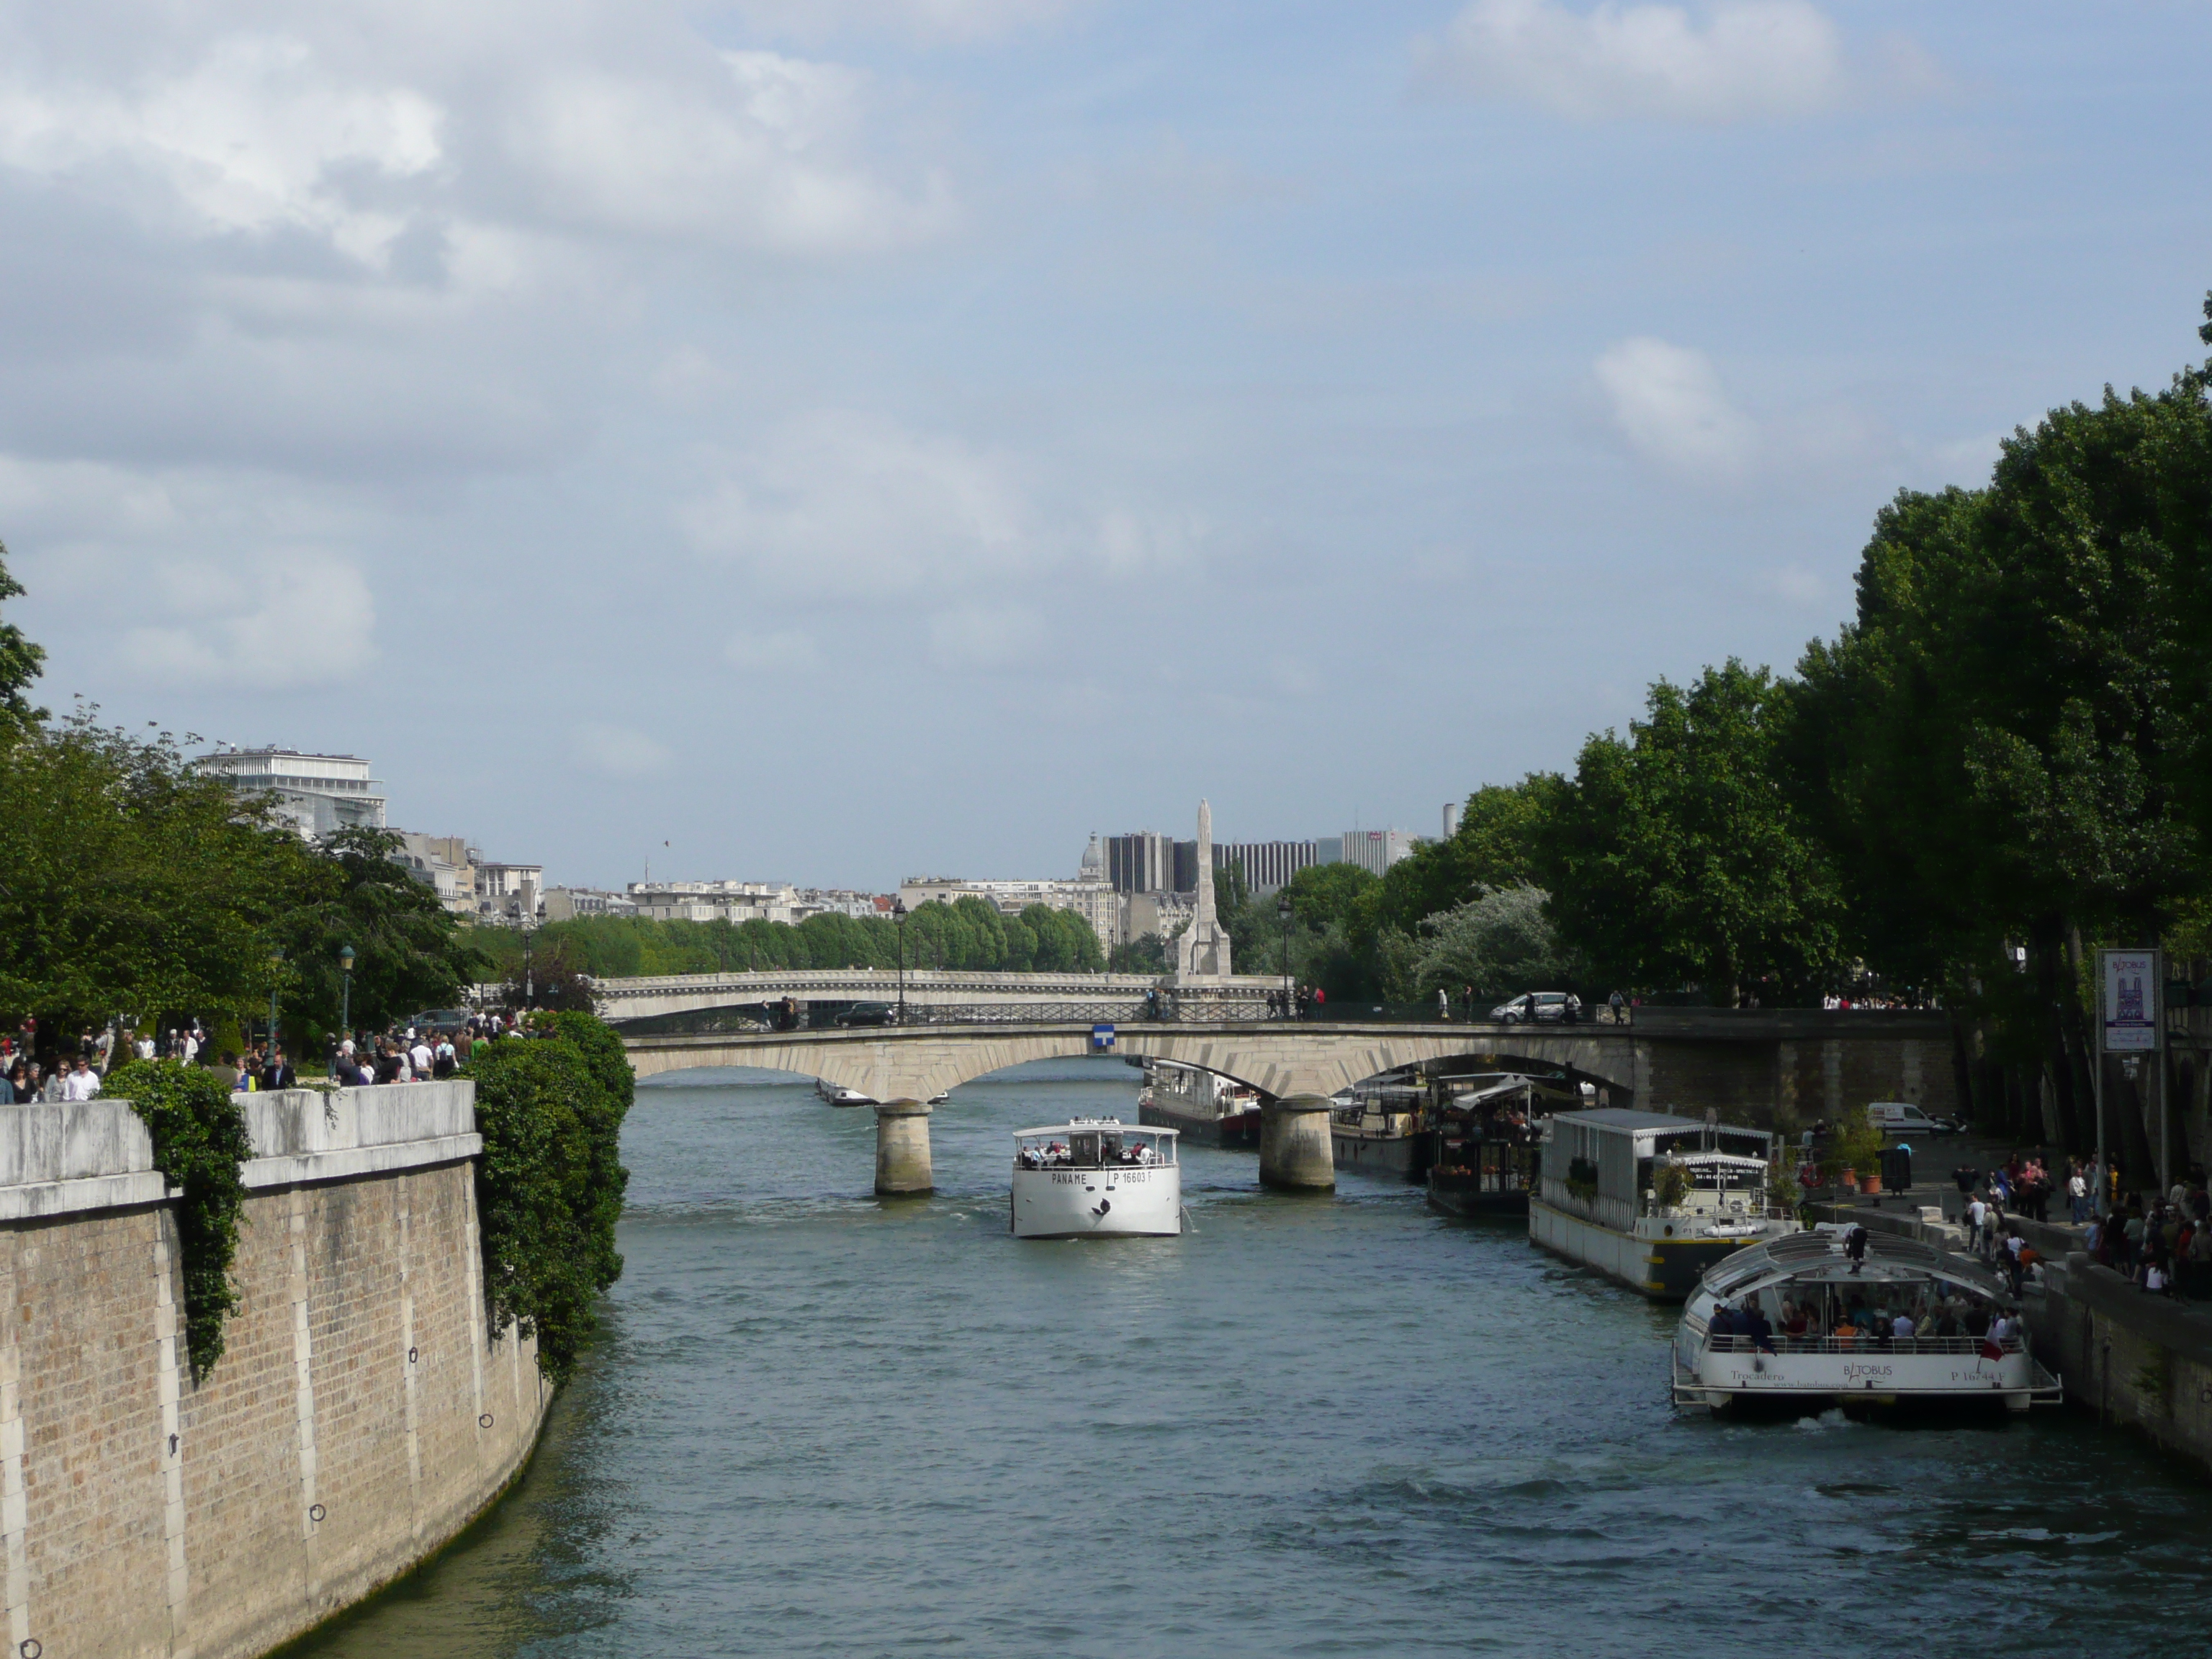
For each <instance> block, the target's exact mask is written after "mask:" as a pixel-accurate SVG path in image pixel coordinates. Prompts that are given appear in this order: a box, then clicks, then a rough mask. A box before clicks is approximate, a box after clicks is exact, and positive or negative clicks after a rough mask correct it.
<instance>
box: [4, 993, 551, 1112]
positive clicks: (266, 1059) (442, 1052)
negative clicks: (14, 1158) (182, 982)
mask: <svg viewBox="0 0 2212 1659" xmlns="http://www.w3.org/2000/svg"><path fill="white" fill-rule="evenodd" d="M516 1030H518V1022H516V1021H514V1020H512V1019H510V1018H507V1016H506V1015H504V1014H501V1013H498V1012H485V1013H483V1014H479V1015H477V1016H476V1017H475V1018H471V1019H470V1020H468V1021H467V1022H466V1023H465V1024H462V1025H460V1026H459V1027H458V1028H449V1029H442V1030H429V1029H428V1028H423V1029H418V1028H417V1027H416V1026H415V1025H413V1024H401V1025H395V1026H393V1027H392V1029H390V1030H386V1031H382V1032H368V1031H362V1032H358V1033H356V1034H355V1035H353V1036H344V1037H340V1036H337V1035H335V1034H333V1035H332V1036H330V1037H329V1038H327V1039H326V1041H325V1068H324V1069H325V1073H327V1075H328V1076H329V1078H330V1079H331V1081H332V1082H334V1083H337V1084H338V1085H341V1086H347V1087H362V1086H366V1085H370V1084H383V1083H422V1082H429V1081H433V1080H435V1079H443V1078H449V1077H451V1076H453V1074H454V1073H456V1072H458V1071H459V1070H460V1069H461V1068H462V1067H463V1066H466V1065H467V1064H468V1062H469V1056H470V1055H471V1053H473V1052H474V1050H475V1048H476V1045H477V1044H478V1043H479V1042H489V1041H492V1040H493V1039H495V1038H497V1037H501V1036H511V1035H513V1034H514V1033H515V1032H516ZM126 1060H175V1061H177V1062H179V1063H180V1064H182V1065H186V1066H193V1065H197V1066H205V1067H207V1068H208V1069H210V1070H211V1071H213V1072H215V1073H216V1074H217V1075H218V1076H219V1077H220V1078H221V1079H222V1083H223V1085H224V1086H225V1087H227V1088H228V1089H230V1090H232V1091H234V1092H235V1093H240V1094H249V1093H255V1092H259V1091H268V1090H275V1089H292V1088H297V1087H298V1086H299V1074H298V1073H297V1071H296V1070H295V1067H294V1064H293V1060H292V1057H291V1056H290V1055H289V1054H288V1053H287V1052H286V1050H285V1047H284V1044H283V1042H282V1041H281V1040H278V1039H264V1038H255V1039H249V1040H248V1041H247V1042H246V1046H245V1047H244V1048H242V1049H240V1050H232V1049H228V1048H226V1049H222V1050H220V1051H218V1050H217V1049H216V1047H215V1044H214V1040H213V1038H212V1036H210V1032H209V1029H208V1027H207V1026H206V1025H205V1024H204V1023H203V1022H202V1021H200V1020H197V1019H194V1020H191V1021H190V1022H188V1023H187V1024H183V1025H177V1026H171V1027H169V1028H168V1029H167V1030H131V1029H130V1028H127V1027H125V1026H123V1025H121V1024H119V1023H118V1024H111V1025H109V1026H107V1027H106V1029H104V1030H94V1029H93V1028H91V1027H89V1026H88V1027H86V1028H85V1029H84V1030H83V1031H82V1034H81V1035H80V1036H77V1037H76V1039H74V1040H72V1041H70V1042H68V1043H66V1044H57V1043H55V1042H53V1041H52V1039H51V1037H49V1038H48V1039H47V1040H46V1042H43V1043H42V1042H41V1041H40V1032H39V1030H38V1026H37V1023H36V1022H35V1021H34V1020H26V1021H24V1022H23V1024H22V1025H21V1027H20V1028H19V1029H18V1030H15V1032H14V1033H12V1034H10V1035H7V1036H0V1106H7V1105H17V1104H24V1105H27V1104H31V1103H38V1102H66V1101H82V1100H94V1099H96V1098H98V1097H99V1096H100V1092H101V1091H102V1089H103V1088H104V1086H105V1084H106V1078H107V1075H108V1073H111V1072H112V1071H113V1070H114V1068H115V1067H116V1066H120V1065H122V1064H123V1063H124V1062H125V1061H126Z"/></svg>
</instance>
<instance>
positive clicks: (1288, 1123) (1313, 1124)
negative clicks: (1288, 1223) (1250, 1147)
mask: <svg viewBox="0 0 2212 1659" xmlns="http://www.w3.org/2000/svg"><path fill="white" fill-rule="evenodd" d="M1260 1184H1261V1186H1262V1187H1272V1188H1274V1189H1275V1190H1277V1191H1278V1192H1291V1193H1326V1192H1330V1191H1333V1190H1334V1188H1335V1186H1336V1155H1335V1152H1334V1149H1333V1148H1332V1146H1331V1145H1330V1142H1329V1138H1328V1097H1327V1096H1325V1095H1285V1096H1284V1097H1282V1098H1281V1099H1280V1100H1271V1101H1269V1102H1268V1103H1267V1105H1265V1106H1264V1107H1262V1108H1261V1111H1260Z"/></svg>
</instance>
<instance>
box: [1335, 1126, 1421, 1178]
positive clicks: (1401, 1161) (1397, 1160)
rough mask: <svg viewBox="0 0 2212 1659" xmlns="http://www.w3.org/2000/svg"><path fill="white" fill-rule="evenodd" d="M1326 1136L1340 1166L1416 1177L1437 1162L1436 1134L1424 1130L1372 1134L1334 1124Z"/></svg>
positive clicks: (1382, 1173) (1378, 1173) (1337, 1164)
mask: <svg viewBox="0 0 2212 1659" xmlns="http://www.w3.org/2000/svg"><path fill="white" fill-rule="evenodd" d="M1328 1140H1329V1148H1330V1151H1331V1152H1334V1154H1335V1158H1336V1167H1337V1168H1338V1169H1340V1170H1368V1171H1370V1172H1371V1173H1374V1174H1376V1175H1397V1176H1405V1178H1406V1179H1407V1180H1408V1181H1419V1179H1420V1178H1421V1176H1423V1175H1424V1174H1425V1173H1426V1171H1427V1170H1428V1168H1429V1166H1430V1165H1431V1164H1433V1163H1435V1162H1436V1136H1435V1135H1434V1134H1433V1133H1431V1132H1428V1131H1426V1130H1424V1131H1422V1132H1421V1133H1418V1134H1410V1135H1374V1134H1364V1133H1361V1132H1360V1131H1358V1130H1357V1129H1347V1128H1345V1127H1342V1126H1341V1125H1334V1126H1332V1127H1330V1130H1329V1134H1328Z"/></svg>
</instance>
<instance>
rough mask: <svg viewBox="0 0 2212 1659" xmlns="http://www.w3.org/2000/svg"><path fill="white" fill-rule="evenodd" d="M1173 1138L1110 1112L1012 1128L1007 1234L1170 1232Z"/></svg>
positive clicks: (1178, 1214)
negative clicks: (1126, 1122)
mask: <svg viewBox="0 0 2212 1659" xmlns="http://www.w3.org/2000/svg"><path fill="white" fill-rule="evenodd" d="M1176 1139H1177V1136H1176V1131H1175V1130H1173V1129H1159V1128H1132V1127H1124V1126H1123V1124H1122V1122H1121V1119H1119V1118H1113V1117H1079V1118H1072V1119H1070V1120H1069V1121H1067V1122H1066V1123H1060V1124H1053V1125H1049V1126H1048V1127H1044V1128H1041V1129H1019V1130H1017V1131H1016V1132H1015V1133H1014V1189H1013V1194H1012V1200H1011V1206H1010V1222H1011V1226H1012V1231H1013V1235H1014V1237H1017V1238H1089V1237H1094V1236H1108V1235H1120V1236H1122V1237H1144V1238H1171V1237H1175V1236H1176V1234H1178V1233H1180V1232H1181V1231H1182V1168H1181V1167H1180V1166H1179V1165H1178V1164H1176Z"/></svg>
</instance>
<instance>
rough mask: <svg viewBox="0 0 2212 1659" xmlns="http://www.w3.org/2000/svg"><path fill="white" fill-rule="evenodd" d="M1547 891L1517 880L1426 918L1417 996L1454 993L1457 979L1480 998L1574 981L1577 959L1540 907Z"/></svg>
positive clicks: (1497, 997) (1457, 988)
mask: <svg viewBox="0 0 2212 1659" xmlns="http://www.w3.org/2000/svg"><path fill="white" fill-rule="evenodd" d="M1548 897H1549V895H1548V894H1547V893H1546V892H1545V891H1544V890H1543V889H1542V888H1541V887H1535V886H1531V885H1529V884H1527V883H1523V884H1521V885H1519V886H1515V887H1499V888H1494V889H1492V890H1490V891H1488V892H1486V893H1484V894H1482V895H1481V896H1480V897H1478V898H1472V899H1469V900H1468V901H1467V902H1466V903H1464V904H1459V905H1455V906H1454V907H1453V908H1450V909H1449V910H1446V911H1444V912H1443V913H1442V914H1441V915H1433V916H1429V917H1427V918H1425V920H1424V921H1423V922H1422V924H1421V927H1422V929H1423V932H1424V933H1425V934H1426V935H1427V937H1426V939H1424V940H1423V942H1422V944H1421V945H1420V951H1419V957H1417V958H1416V959H1415V962H1414V965H1413V980H1414V984H1415V987H1416V988H1417V990H1418V991H1419V994H1421V996H1422V997H1423V999H1424V1000H1426V999H1427V998H1429V997H1432V996H1434V995H1435V994H1436V993H1437V991H1439V990H1441V991H1443V992H1444V993H1445V994H1448V995H1449V996H1451V997H1453V998H1455V999H1456V998H1457V997H1458V995H1459V994H1460V991H1461V989H1462V987H1473V989H1474V994H1475V995H1476V997H1477V999H1478V1000H1502V999H1504V998H1505V997H1508V996H1512V995H1516V994H1519V993H1520V992H1522V991H1532V990H1546V989H1554V988H1557V987H1560V986H1564V985H1568V984H1571V983H1574V982H1576V981H1578V980H1579V979H1580V978H1581V975H1580V972H1579V967H1580V964H1578V963H1576V962H1575V961H1574V959H1573V957H1572V956H1571V953H1570V952H1569V951H1567V949H1566V948H1565V945H1561V944H1560V942H1559V934H1558V933H1557V931H1556V930H1555V929H1554V928H1553V926H1552V923H1551V919H1550V918H1549V917H1548V916H1547V915H1546V914H1545V903H1546V901H1547V898H1548Z"/></svg>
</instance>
